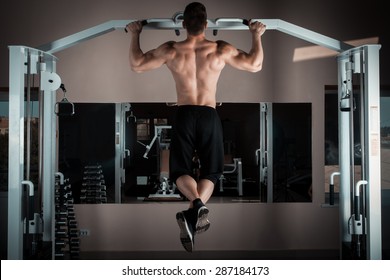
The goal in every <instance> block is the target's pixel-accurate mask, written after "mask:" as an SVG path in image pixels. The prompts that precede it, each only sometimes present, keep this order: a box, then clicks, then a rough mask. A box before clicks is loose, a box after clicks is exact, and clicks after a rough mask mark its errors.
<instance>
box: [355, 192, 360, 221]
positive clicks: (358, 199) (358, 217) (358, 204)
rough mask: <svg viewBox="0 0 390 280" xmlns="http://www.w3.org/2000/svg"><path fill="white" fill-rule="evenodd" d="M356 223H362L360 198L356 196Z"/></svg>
mask: <svg viewBox="0 0 390 280" xmlns="http://www.w3.org/2000/svg"><path fill="white" fill-rule="evenodd" d="M354 208H355V221H360V196H357V195H355V205H354Z"/></svg>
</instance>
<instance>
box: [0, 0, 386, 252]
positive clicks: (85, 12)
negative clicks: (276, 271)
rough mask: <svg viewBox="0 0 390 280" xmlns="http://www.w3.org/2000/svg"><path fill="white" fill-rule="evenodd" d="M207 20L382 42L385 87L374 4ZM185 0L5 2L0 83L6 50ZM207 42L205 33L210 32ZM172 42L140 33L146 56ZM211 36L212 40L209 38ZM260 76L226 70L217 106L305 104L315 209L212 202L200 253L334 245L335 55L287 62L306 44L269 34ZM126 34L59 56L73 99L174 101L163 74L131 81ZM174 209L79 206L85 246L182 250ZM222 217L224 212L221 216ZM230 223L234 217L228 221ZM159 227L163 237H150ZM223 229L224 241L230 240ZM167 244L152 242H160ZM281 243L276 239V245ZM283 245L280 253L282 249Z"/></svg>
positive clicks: (236, 6)
mask: <svg viewBox="0 0 390 280" xmlns="http://www.w3.org/2000/svg"><path fill="white" fill-rule="evenodd" d="M203 2H204V3H205V4H206V6H207V7H208V12H209V18H218V17H239V18H268V19H283V20H285V21H288V22H291V23H294V24H297V25H299V26H302V27H305V28H307V29H310V30H313V31H316V32H319V33H322V34H324V35H327V36H329V37H332V38H335V39H338V40H355V39H361V38H368V37H373V36H379V38H380V39H379V40H380V43H381V44H382V45H383V46H382V49H381V83H382V84H384V85H386V84H389V75H388V73H389V69H388V68H389V66H388V65H387V64H386V63H385V62H387V61H388V58H389V51H388V47H387V42H388V36H385V34H386V31H385V24H384V17H382V15H381V13H382V12H381V11H384V9H382V8H380V7H379V6H378V4H377V3H379V1H377V0H374V1H370V2H369V3H367V4H366V5H357V4H355V1H352V0H349V1H337V0H328V1H320V0H317V1H313V0H311V1H309V0H306V1H304V0H297V1H288V0H274V1H267V0H256V1H254V0H241V1H234V2H233V1H228V2H223V1H219V0H218V1H212V0H205V1H203ZM187 3H188V1H182V0H170V1H161V0H143V1H131V0H118V1H110V0H98V1H96V0H85V1H76V0H69V1H52V0H42V1H27V0H22V1H2V2H1V4H0V8H1V10H2V11H3V13H2V16H1V17H0V26H1V27H0V38H1V41H0V86H5V87H6V86H8V65H7V61H8V50H7V46H8V45H27V46H32V47H37V46H39V45H42V44H45V43H48V42H51V41H53V40H56V39H59V38H62V37H64V36H67V35H70V34H73V33H75V32H78V31H81V30H83V29H86V28H89V27H92V26H95V25H98V24H100V23H103V22H106V21H108V20H113V19H143V18H165V17H170V16H171V15H173V14H174V13H175V12H177V11H180V10H183V8H184V6H185V4H187ZM209 35H210V34H209ZM182 38H184V35H181V37H179V38H177V37H176V36H175V35H174V34H173V32H169V31H144V32H143V33H142V39H141V45H142V47H143V49H144V50H148V49H151V48H154V47H156V46H157V45H159V44H160V43H162V42H164V41H167V40H176V39H182ZM210 38H211V39H212V38H213V37H212V36H210ZM217 38H218V39H223V40H228V41H229V42H231V43H232V44H234V45H235V46H237V47H239V48H242V49H243V50H249V48H250V37H249V34H248V32H244V31H230V32H229V31H225V32H223V31H221V32H220V33H219V35H218V37H217ZM263 42H264V50H265V60H264V68H263V71H261V72H260V73H257V74H250V73H244V72H240V71H235V70H233V69H230V68H228V67H227V68H226V69H225V70H224V72H223V73H222V76H221V80H220V83H219V89H218V100H219V101H222V102H261V101H271V102H310V103H312V112H313V114H312V123H313V134H312V143H313V147H312V149H313V195H314V197H313V203H309V204H296V203H294V204H274V205H266V204H213V205H211V206H210V208H211V210H212V212H213V215H214V216H213V219H214V220H213V222H214V223H213V227H212V229H210V234H209V235H208V237H206V235H205V236H204V237H201V236H200V237H199V239H200V241H199V249H204V250H206V249H207V250H228V249H231V250H238V249H241V250H257V249H328V248H337V247H338V230H337V228H338V221H337V217H338V214H337V209H330V208H321V203H323V201H324V192H323V186H324V169H323V162H324V153H323V150H324V127H323V124H324V104H323V101H324V86H325V85H335V84H337V63H336V58H335V57H329V58H321V59H315V60H309V61H301V62H293V60H292V59H293V55H294V50H295V49H296V48H301V47H306V46H311V44H309V43H307V42H304V41H302V40H299V39H296V38H293V37H291V36H288V35H286V34H282V33H278V32H275V31H267V32H266V34H265V35H264V37H263ZM128 45H129V37H128V35H126V33H124V32H123V31H121V30H119V31H115V32H112V33H109V34H106V35H104V36H101V37H99V38H95V39H93V40H90V41H88V42H84V43H82V44H80V45H77V46H74V47H72V48H69V49H67V50H64V51H61V52H59V53H56V55H57V57H58V58H59V62H58V68H57V69H58V74H59V75H60V76H61V78H62V80H63V82H64V83H65V85H66V87H67V90H68V95H67V97H68V99H69V100H71V101H73V102H166V101H168V102H172V101H174V100H175V91H174V89H175V88H174V84H173V80H172V78H171V76H170V73H169V72H168V71H167V69H166V68H165V67H163V68H162V69H159V70H155V71H152V72H149V73H144V74H135V73H132V72H131V71H130V70H129V67H128V60H127V54H128ZM181 206H182V205H180V204H176V203H175V204H142V205H138V204H137V205H78V206H77V207H76V211H77V217H78V219H79V227H80V228H88V229H90V230H91V236H90V237H85V238H83V240H82V249H83V250H87V251H91V250H108V251H110V250H114V251H115V250H176V249H177V250H181V248H180V244H179V243H178V240H177V231H176V225H175V219H174V213H175V212H176V211H178V210H180V209H181V208H180V207H181ZM225 212H227V213H225ZM231 216H233V217H231ZM156 228H157V229H158V230H159V231H160V233H156ZM226 232H229V233H230V234H226ZM159 234H161V236H162V237H163V238H164V239H165V240H168V241H167V242H166V243H165V242H158V241H157V240H156V237H157V236H158V235H159ZM280 241H281V242H280ZM281 247H283V248H281Z"/></svg>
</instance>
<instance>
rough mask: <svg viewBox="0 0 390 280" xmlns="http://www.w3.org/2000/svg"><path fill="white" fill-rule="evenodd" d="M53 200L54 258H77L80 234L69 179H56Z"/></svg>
mask: <svg viewBox="0 0 390 280" xmlns="http://www.w3.org/2000/svg"><path fill="white" fill-rule="evenodd" d="M55 202H56V203H55V221H56V224H55V259H78V257H79V255H80V237H79V235H80V234H79V229H78V225H77V221H76V215H75V212H74V199H73V194H72V189H71V184H70V183H69V179H64V183H63V184H61V183H60V180H56V187H55Z"/></svg>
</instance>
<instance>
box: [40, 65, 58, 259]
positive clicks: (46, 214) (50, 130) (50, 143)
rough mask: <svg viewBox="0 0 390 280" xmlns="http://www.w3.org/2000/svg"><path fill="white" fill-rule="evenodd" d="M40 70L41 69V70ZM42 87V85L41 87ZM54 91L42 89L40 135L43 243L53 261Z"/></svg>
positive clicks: (51, 68) (49, 70)
mask: <svg viewBox="0 0 390 280" xmlns="http://www.w3.org/2000/svg"><path fill="white" fill-rule="evenodd" d="M45 65H46V69H44V71H47V72H55V70H56V62H55V61H54V59H47V61H45ZM41 70H42V69H41ZM41 86H42V85H41ZM55 101H56V95H55V91H53V90H51V89H43V120H41V121H42V122H43V129H42V130H43V135H42V156H43V158H42V161H43V163H42V167H43V170H42V190H43V205H42V206H43V227H44V228H43V241H48V242H52V258H53V259H54V251H55V246H54V241H55V217H54V213H55V199H54V198H55V197H54V196H55V150H56V130H55V126H56V119H55V114H54V106H55Z"/></svg>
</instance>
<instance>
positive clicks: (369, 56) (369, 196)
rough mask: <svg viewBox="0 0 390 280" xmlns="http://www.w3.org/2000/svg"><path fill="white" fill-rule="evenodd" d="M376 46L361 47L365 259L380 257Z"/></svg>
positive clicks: (379, 174)
mask: <svg viewBox="0 0 390 280" xmlns="http://www.w3.org/2000/svg"><path fill="white" fill-rule="evenodd" d="M379 49H380V46H379V45H369V46H364V47H363V50H362V51H363V57H364V59H365V63H364V79H365V85H366V86H365V89H364V90H365V92H364V96H365V104H366V110H365V116H364V119H365V127H366V128H367V132H366V137H365V138H366V141H365V142H366V143H367V147H366V148H367V155H366V175H367V181H368V187H367V190H368V191H367V193H366V208H367V209H366V213H367V259H381V258H382V230H381V223H382V219H381V207H382V206H381V205H382V204H381V161H380V155H381V147H380V107H379V105H380V90H379Z"/></svg>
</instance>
